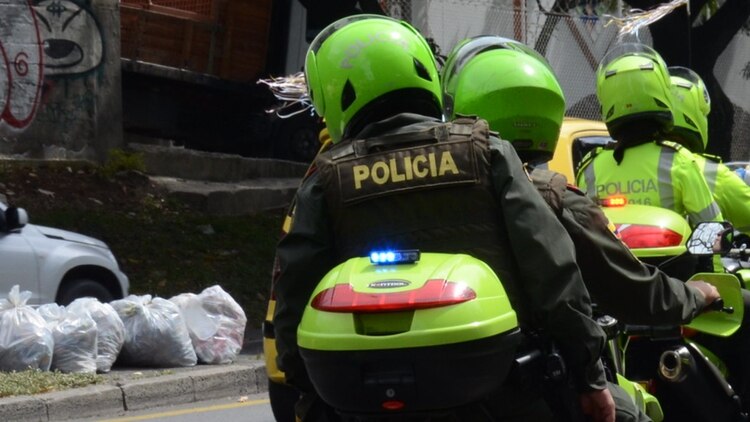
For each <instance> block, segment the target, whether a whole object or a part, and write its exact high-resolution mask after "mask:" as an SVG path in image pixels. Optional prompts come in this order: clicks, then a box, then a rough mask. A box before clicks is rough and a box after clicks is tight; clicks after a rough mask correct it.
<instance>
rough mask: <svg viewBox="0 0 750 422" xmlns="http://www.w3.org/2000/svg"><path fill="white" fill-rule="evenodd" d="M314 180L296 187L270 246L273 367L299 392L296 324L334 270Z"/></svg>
mask: <svg viewBox="0 0 750 422" xmlns="http://www.w3.org/2000/svg"><path fill="white" fill-rule="evenodd" d="M318 180H319V177H318V175H317V174H315V175H312V176H311V177H309V178H308V179H306V180H305V182H304V183H303V184H302V186H300V188H299V190H298V191H297V194H296V197H295V202H296V209H295V211H294V220H293V223H292V226H291V228H290V230H289V232H288V233H287V234H286V236H284V237H283V238H282V239H281V241H280V242H279V244H278V246H277V248H276V258H277V260H278V264H279V273H278V276H277V278H276V280H275V284H274V292H275V294H276V310H275V312H274V319H273V322H274V329H275V335H276V348H277V352H278V356H277V358H276V363H277V365H278V366H279V369H281V370H282V371H284V375H285V376H286V381H287V382H288V383H289V384H292V385H294V386H296V387H298V388H300V389H301V390H303V391H310V389H311V386H310V381H309V379H308V377H307V372H306V371H305V367H304V364H303V362H302V359H301V357H300V355H299V352H298V349H297V326H298V325H299V323H300V321H301V319H302V313H303V312H304V310H305V306H306V305H307V302H308V300H309V299H310V296H311V295H312V292H313V290H315V286H317V284H318V282H319V281H320V280H321V279H322V278H323V276H325V274H326V273H327V272H328V270H330V269H331V268H333V267H334V262H333V261H334V258H333V256H334V255H333V249H332V245H333V240H332V236H331V230H330V228H329V226H328V224H327V219H326V208H325V207H326V205H325V200H324V198H323V191H322V189H321V186H320V183H318Z"/></svg>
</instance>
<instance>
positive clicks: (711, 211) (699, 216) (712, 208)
mask: <svg viewBox="0 0 750 422" xmlns="http://www.w3.org/2000/svg"><path fill="white" fill-rule="evenodd" d="M720 213H721V210H720V209H719V206H718V205H716V202H713V201H712V202H711V204H709V205H708V206H707V207H706V208H703V209H702V210H700V211H699V212H697V213H689V214H688V218H689V219H690V222H691V223H692V224H693V225H695V224H698V223H700V222H701V221H714V220H716V217H718V216H719V214H720Z"/></svg>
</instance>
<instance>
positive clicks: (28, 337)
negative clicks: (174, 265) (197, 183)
mask: <svg viewBox="0 0 750 422" xmlns="http://www.w3.org/2000/svg"><path fill="white" fill-rule="evenodd" d="M30 298H31V292H28V291H23V292H21V291H20V289H19V287H18V286H17V285H16V286H13V288H12V289H11V290H10V293H9V294H8V297H7V298H6V299H0V371H23V370H26V369H38V370H43V371H46V370H58V371H61V372H68V373H94V372H99V373H105V372H109V371H110V370H111V368H112V366H113V365H115V364H117V365H123V366H139V367H178V366H193V365H196V364H197V363H198V362H201V363H206V364H227V363H231V362H233V361H234V360H236V358H237V355H239V353H240V351H241V350H242V342H243V338H244V334H245V324H246V323H247V318H246V317H245V312H244V311H243V310H242V308H241V307H240V306H239V304H237V302H236V301H235V300H234V299H233V298H232V297H231V296H230V295H229V294H228V293H227V292H225V291H224V290H223V289H222V288H221V287H220V286H218V285H217V286H212V287H208V288H206V289H205V290H203V291H202V292H201V293H199V294H193V293H183V294H180V295H177V296H175V297H173V298H171V299H164V298H160V297H152V296H151V295H143V296H136V295H130V296H128V297H126V298H124V299H120V300H115V301H113V302H110V303H101V302H99V301H98V300H97V299H95V298H90V297H87V298H79V299H76V300H75V301H73V302H72V303H71V304H69V305H67V306H60V305H57V304H55V303H48V304H44V305H41V306H39V307H33V306H31V305H28V304H27V302H28V300H29V299H30Z"/></svg>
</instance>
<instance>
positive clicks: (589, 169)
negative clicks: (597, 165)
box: [583, 160, 596, 198]
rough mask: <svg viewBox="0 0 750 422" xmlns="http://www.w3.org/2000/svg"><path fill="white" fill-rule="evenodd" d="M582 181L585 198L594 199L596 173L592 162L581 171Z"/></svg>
mask: <svg viewBox="0 0 750 422" xmlns="http://www.w3.org/2000/svg"><path fill="white" fill-rule="evenodd" d="M583 179H584V181H585V182H586V196H588V197H589V198H596V172H595V171H594V161H593V160H592V161H590V162H589V163H588V165H587V166H586V167H585V168H584V169H583Z"/></svg>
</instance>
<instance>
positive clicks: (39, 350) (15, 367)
mask: <svg viewBox="0 0 750 422" xmlns="http://www.w3.org/2000/svg"><path fill="white" fill-rule="evenodd" d="M29 298H31V292H29V291H23V292H21V291H20V288H19V287H18V285H15V286H13V287H12V288H11V289H10V293H9V294H8V298H7V299H0V371H23V370H25V369H29V368H30V369H41V370H43V371H47V370H49V368H50V365H51V364H52V351H53V348H54V340H53V338H52V333H51V332H50V330H49V328H47V324H46V323H45V322H44V319H43V318H42V317H41V316H40V315H39V313H38V312H37V311H36V309H34V308H32V307H31V306H29V305H27V304H26V302H27V301H28V300H29Z"/></svg>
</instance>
